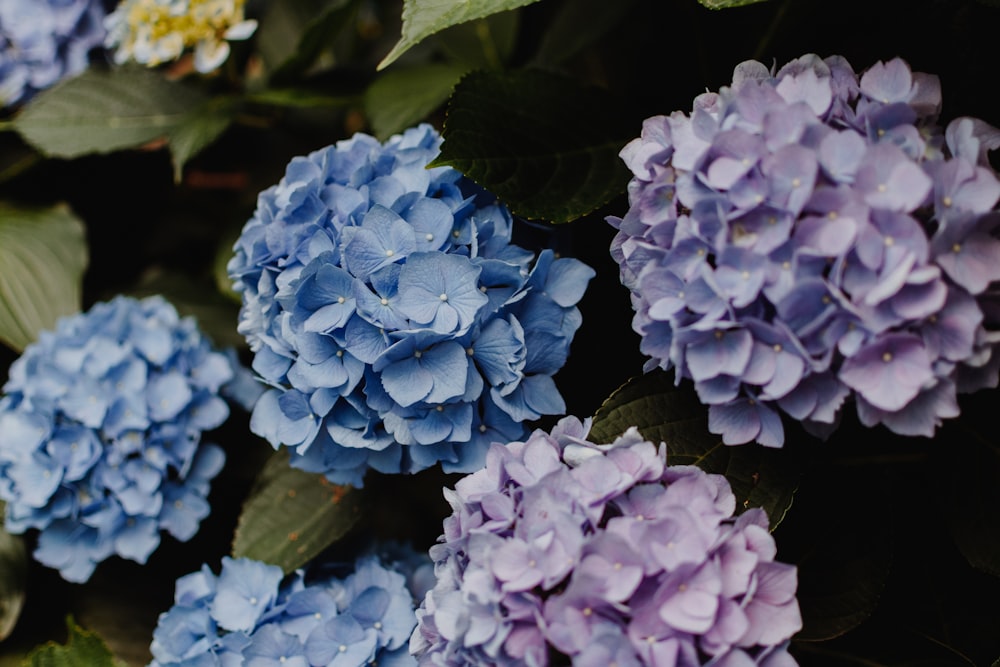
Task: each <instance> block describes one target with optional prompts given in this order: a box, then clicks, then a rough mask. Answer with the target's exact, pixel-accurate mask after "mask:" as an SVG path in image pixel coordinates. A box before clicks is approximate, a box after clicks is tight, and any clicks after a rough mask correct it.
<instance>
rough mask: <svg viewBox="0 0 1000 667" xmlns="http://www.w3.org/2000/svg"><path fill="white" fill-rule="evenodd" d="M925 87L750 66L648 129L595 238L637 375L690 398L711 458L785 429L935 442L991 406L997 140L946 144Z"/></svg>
mask: <svg viewBox="0 0 1000 667" xmlns="http://www.w3.org/2000/svg"><path fill="white" fill-rule="evenodd" d="M940 108H941V86H940V82H939V81H938V79H937V77H935V76H932V75H928V74H923V73H919V72H912V71H911V70H910V68H909V66H908V65H907V64H906V63H905V62H904V61H902V60H900V59H895V60H891V61H889V62H884V63H883V62H880V63H877V64H875V65H874V66H872V67H870V68H869V69H868V70H867V71H865V72H863V73H862V74H860V75H858V74H856V73H855V72H854V70H853V69H852V68H851V66H850V64H849V63H848V62H847V61H846V60H844V59H843V58H842V57H838V56H833V57H830V58H826V59H821V58H819V57H818V56H815V55H806V56H803V57H801V58H799V59H797V60H794V61H792V62H790V63H788V64H787V65H785V66H784V67H782V68H781V69H779V70H778V71H777V72H774V71H772V70H768V68H767V67H765V66H764V65H762V64H760V63H758V62H754V61H750V62H745V63H742V64H741V65H739V66H738V67H737V68H736V70H735V72H734V75H733V82H732V84H731V85H729V86H728V87H723V88H722V89H720V90H719V92H717V93H714V92H713V93H705V94H703V95H700V96H698V97H697V98H696V99H695V101H694V106H693V109H692V111H691V113H689V114H685V113H682V112H679V111H678V112H675V113H673V114H672V115H670V116H656V117H653V118H649V119H647V120H646V121H645V123H644V125H643V130H642V135H641V136H640V137H639V138H637V139H635V140H633V141H632V142H631V143H629V144H628V145H627V146H626V147H625V148H624V149H623V150H622V152H621V157H622V159H623V160H624V161H625V163H626V164H627V165H628V167H629V168H630V169H631V171H632V173H633V178H632V181H631V183H630V185H629V202H630V207H629V209H628V212H627V213H626V215H625V216H624V217H623V218H616V217H612V218H609V222H610V223H611V224H612V225H613V226H615V227H616V228H617V229H618V233H617V235H616V237H615V240H614V242H613V243H612V247H611V253H612V255H613V256H614V258H615V259H616V260H617V261H618V263H619V265H620V267H621V280H622V282H623V284H624V285H625V286H627V287H628V288H629V289H630V290H631V294H632V301H633V305H634V307H635V311H636V312H635V317H634V320H633V328H634V329H635V330H636V331H637V332H638V333H639V334H640V335H641V336H642V342H641V349H642V351H643V352H644V353H645V354H647V355H648V356H649V357H650V361H649V362H648V364H647V366H646V368H647V370H649V369H652V368H655V367H660V368H663V369H673V370H674V372H675V377H676V379H677V381H678V382H680V381H681V380H682V379H685V378H687V379H690V380H691V381H693V383H694V387H695V389H696V390H697V392H698V395H699V397H700V399H701V400H702V402H704V403H706V404H708V405H709V406H710V407H709V427H710V428H711V430H712V431H713V432H715V433H720V434H721V435H722V438H723V441H724V442H725V443H727V444H741V443H745V442H750V441H756V442H758V443H760V444H763V445H767V446H773V447H780V446H781V445H782V444H783V442H784V430H783V427H782V422H781V416H780V415H781V413H782V412H783V413H785V414H787V415H789V416H791V417H792V418H794V419H796V420H799V421H801V422H802V423H803V424H804V426H805V427H806V428H807V429H809V430H810V431H811V432H813V433H815V434H817V435H820V436H824V437H825V436H826V435H828V434H829V433H831V432H832V431H833V430H834V429H835V428H836V426H837V423H838V420H839V418H840V416H841V414H842V408H843V406H844V405H845V403H848V402H852V403H853V404H854V407H855V408H856V410H857V414H858V417H859V419H860V420H861V422H862V423H863V424H865V425H867V426H874V425H876V424H884V425H885V426H886V427H888V428H889V429H891V430H893V431H895V432H897V433H900V434H904V435H923V436H928V437H929V436H932V435H933V434H934V432H935V430H936V428H937V427H938V426H939V425H940V423H941V421H942V420H943V419H945V418H950V417H954V416H956V415H957V414H958V411H959V408H958V403H957V399H956V394H957V393H958V392H969V391H974V390H976V389H979V388H982V387H995V386H997V381H998V373H1000V354H998V353H997V348H996V345H997V343H998V341H1000V336H998V335H997V332H998V331H1000V320H998V319H997V314H996V313H997V309H996V307H995V306H994V305H992V304H994V303H995V302H996V299H997V295H998V291H997V289H996V287H995V283H996V281H998V280H1000V239H998V238H997V234H996V231H997V229H998V224H1000V214H998V213H997V212H996V211H994V207H995V205H996V203H997V200H998V199H1000V181H998V179H997V175H996V173H995V172H994V170H993V169H992V168H991V167H990V164H989V162H988V160H987V152H988V151H990V150H993V149H995V148H997V147H998V146H1000V131H998V130H996V129H995V128H992V127H990V126H988V125H987V124H985V123H983V122H982V121H980V120H978V119H973V118H957V119H955V120H953V121H952V122H950V123H949V124H948V125H947V127H944V128H942V127H941V125H939V124H938V121H937V118H938V114H939V111H940Z"/></svg>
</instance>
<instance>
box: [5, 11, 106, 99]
mask: <svg viewBox="0 0 1000 667" xmlns="http://www.w3.org/2000/svg"><path fill="white" fill-rule="evenodd" d="M103 21H104V5H103V2H102V0H0V107H6V106H10V105H13V104H17V103H19V102H26V101H27V100H28V99H30V98H31V96H32V95H34V94H35V93H37V92H38V91H40V90H44V89H45V88H48V87H49V86H51V85H53V84H55V83H56V82H57V81H59V80H60V79H63V78H65V77H69V76H73V75H74V74H79V73H80V72H82V71H83V70H85V69H86V68H87V63H88V60H87V55H88V53H89V52H90V50H91V49H93V48H94V47H97V46H100V45H101V43H102V42H103V41H104V26H103Z"/></svg>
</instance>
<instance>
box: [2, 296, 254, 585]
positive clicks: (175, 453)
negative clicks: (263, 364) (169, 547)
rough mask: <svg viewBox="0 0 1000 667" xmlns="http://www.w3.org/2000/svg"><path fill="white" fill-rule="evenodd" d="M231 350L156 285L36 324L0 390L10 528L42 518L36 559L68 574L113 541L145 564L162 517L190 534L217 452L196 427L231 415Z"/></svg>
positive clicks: (85, 569)
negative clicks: (145, 293) (154, 293)
mask: <svg viewBox="0 0 1000 667" xmlns="http://www.w3.org/2000/svg"><path fill="white" fill-rule="evenodd" d="M234 363H235V361H234V359H233V357H231V356H228V355H227V354H225V353H222V352H217V351H214V350H213V349H212V347H211V345H210V343H209V341H208V339H206V338H205V337H204V336H203V335H202V334H201V332H200V331H199V330H198V328H197V326H196V324H195V322H194V321H193V320H191V319H190V318H184V319H182V318H180V317H179V316H178V315H177V311H176V310H175V309H174V307H173V306H171V305H170V304H168V303H167V302H166V301H164V300H163V299H162V298H160V297H150V298H147V299H143V300H141V301H140V300H136V299H132V298H127V297H117V298H116V299H114V300H112V301H109V302H104V303H98V304H96V305H95V306H93V307H92V308H91V309H90V310H89V311H87V312H86V313H83V314H79V315H74V316H70V317H65V318H63V319H61V320H60V321H59V322H58V324H57V325H56V328H55V330H54V331H45V332H42V334H41V335H40V337H39V340H38V341H37V342H36V343H33V344H31V345H29V346H28V347H27V348H25V350H24V353H23V354H22V355H21V357H20V358H19V359H17V360H16V361H15V362H14V363H13V364H11V367H10V378H9V380H8V381H7V384H5V385H4V387H3V390H4V393H5V395H4V396H3V398H0V499H3V500H4V501H6V503H7V505H6V517H5V519H6V528H7V530H8V531H10V532H13V533H23V532H25V531H26V530H29V529H32V528H35V529H38V530H39V531H41V532H40V534H39V537H38V546H37V549H36V550H35V552H34V555H35V558H36V559H37V560H38V561H39V562H41V563H43V564H45V565H48V566H49V567H54V568H57V569H58V570H59V572H60V573H61V574H62V576H63V577H64V578H66V579H67V580H69V581H74V582H83V581H86V580H87V579H88V578H89V577H90V575H91V573H92V572H93V570H94V567H95V566H96V564H97V563H98V562H100V561H102V560H104V559H105V558H107V557H109V556H111V555H113V554H117V555H119V556H121V557H123V558H128V559H130V560H134V561H137V562H140V563H144V562H145V561H146V559H147V558H148V557H149V555H150V554H151V553H152V552H153V550H155V549H156V547H157V546H158V545H159V543H160V531H161V530H165V531H167V532H168V533H170V534H171V535H173V536H174V537H175V538H177V539H179V540H182V541H186V540H189V539H190V538H191V537H192V536H194V534H195V533H196V532H197V531H198V526H199V524H200V522H201V520H202V519H204V518H205V517H206V516H208V514H209V510H210V508H209V504H208V500H207V497H208V492H209V486H210V482H211V481H212V479H213V478H214V477H215V476H216V474H218V472H219V471H220V470H221V468H222V465H223V463H224V461H225V454H224V453H223V451H222V449H221V448H220V447H218V446H217V445H214V444H210V443H207V442H201V436H202V433H203V432H204V431H209V430H211V429H214V428H216V427H218V426H219V425H221V424H222V423H223V422H224V421H225V420H226V419H227V418H228V416H229V406H228V404H227V403H226V401H225V400H223V398H221V397H220V392H224V391H225V386H226V385H227V383H229V382H230V381H231V380H232V379H233V378H234V376H235V375H236V374H235V372H234V366H233V364H234Z"/></svg>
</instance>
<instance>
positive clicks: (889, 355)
mask: <svg viewBox="0 0 1000 667" xmlns="http://www.w3.org/2000/svg"><path fill="white" fill-rule="evenodd" d="M882 361H884V362H885V363H889V362H890V361H892V352H883V353H882Z"/></svg>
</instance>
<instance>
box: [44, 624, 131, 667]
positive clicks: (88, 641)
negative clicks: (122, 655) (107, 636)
mask: <svg viewBox="0 0 1000 667" xmlns="http://www.w3.org/2000/svg"><path fill="white" fill-rule="evenodd" d="M66 627H67V628H68V629H69V637H68V639H67V640H66V645H65V646H63V645H60V644H56V643H55V642H48V643H47V644H45V645H43V646H40V647H38V648H37V649H35V650H34V651H32V652H31V654H29V655H28V658H27V659H26V660H25V665H27V666H30V667H119V664H120V663H118V662H116V661H115V658H114V655H112V653H111V650H110V649H109V648H108V646H107V644H105V643H104V640H103V639H101V638H100V637H99V636H98V635H97V634H95V633H93V632H89V631H87V630H84V629H83V628H81V627H80V626H78V625H77V624H76V623H75V622H74V621H73V619H72V618H67V619H66Z"/></svg>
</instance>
